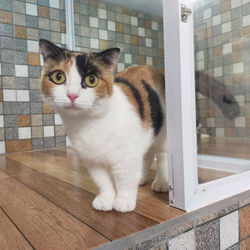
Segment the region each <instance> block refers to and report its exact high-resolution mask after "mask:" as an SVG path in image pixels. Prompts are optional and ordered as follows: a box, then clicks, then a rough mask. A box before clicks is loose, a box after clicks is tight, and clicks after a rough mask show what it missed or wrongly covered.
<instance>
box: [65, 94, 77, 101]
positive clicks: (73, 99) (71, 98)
mask: <svg viewBox="0 0 250 250" xmlns="http://www.w3.org/2000/svg"><path fill="white" fill-rule="evenodd" d="M67 96H68V98H69V99H70V100H71V102H72V103H73V102H74V101H75V99H76V98H78V97H79V95H77V94H67Z"/></svg>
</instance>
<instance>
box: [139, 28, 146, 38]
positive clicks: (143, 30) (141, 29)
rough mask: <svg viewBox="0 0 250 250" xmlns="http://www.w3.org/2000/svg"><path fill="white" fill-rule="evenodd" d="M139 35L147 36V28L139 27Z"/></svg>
mask: <svg viewBox="0 0 250 250" xmlns="http://www.w3.org/2000/svg"><path fill="white" fill-rule="evenodd" d="M138 35H139V36H143V37H144V36H145V28H142V27H139V28H138Z"/></svg>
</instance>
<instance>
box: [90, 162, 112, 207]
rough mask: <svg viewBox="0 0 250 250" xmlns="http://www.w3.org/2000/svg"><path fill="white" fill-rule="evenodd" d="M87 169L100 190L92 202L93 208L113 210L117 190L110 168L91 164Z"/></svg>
mask: <svg viewBox="0 0 250 250" xmlns="http://www.w3.org/2000/svg"><path fill="white" fill-rule="evenodd" d="M87 170H88V172H89V174H90V176H91V177H92V179H93V181H94V182H95V184H96V185H97V187H98V188H99V192H100V193H99V194H98V195H97V196H96V197H95V199H94V200H93V202H92V206H93V208H95V209H96V210H102V211H109V210H112V209H113V202H114V199H115V193H116V192H115V188H114V184H113V181H112V177H111V175H110V173H109V170H108V169H107V168H105V167H99V166H90V167H87Z"/></svg>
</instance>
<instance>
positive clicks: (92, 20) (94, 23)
mask: <svg viewBox="0 0 250 250" xmlns="http://www.w3.org/2000/svg"><path fill="white" fill-rule="evenodd" d="M89 25H90V27H93V28H98V18H96V17H92V16H90V17H89Z"/></svg>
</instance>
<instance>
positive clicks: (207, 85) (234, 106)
mask: <svg viewBox="0 0 250 250" xmlns="http://www.w3.org/2000/svg"><path fill="white" fill-rule="evenodd" d="M195 88H196V91H197V92H199V93H201V94H203V95H204V96H206V97H208V98H210V99H212V100H213V101H214V102H215V103H216V104H217V105H218V107H219V108H220V110H221V111H222V113H223V114H224V116H226V117H227V118H228V119H230V120H232V119H234V118H236V117H237V116H239V114H240V106H239V104H238V102H237V101H236V99H235V97H234V96H233V94H232V93H231V92H230V90H229V89H228V87H227V86H226V85H225V84H223V83H221V82H220V81H218V80H216V79H215V78H213V77H211V76H208V75H206V74H203V73H200V72H195Z"/></svg>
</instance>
